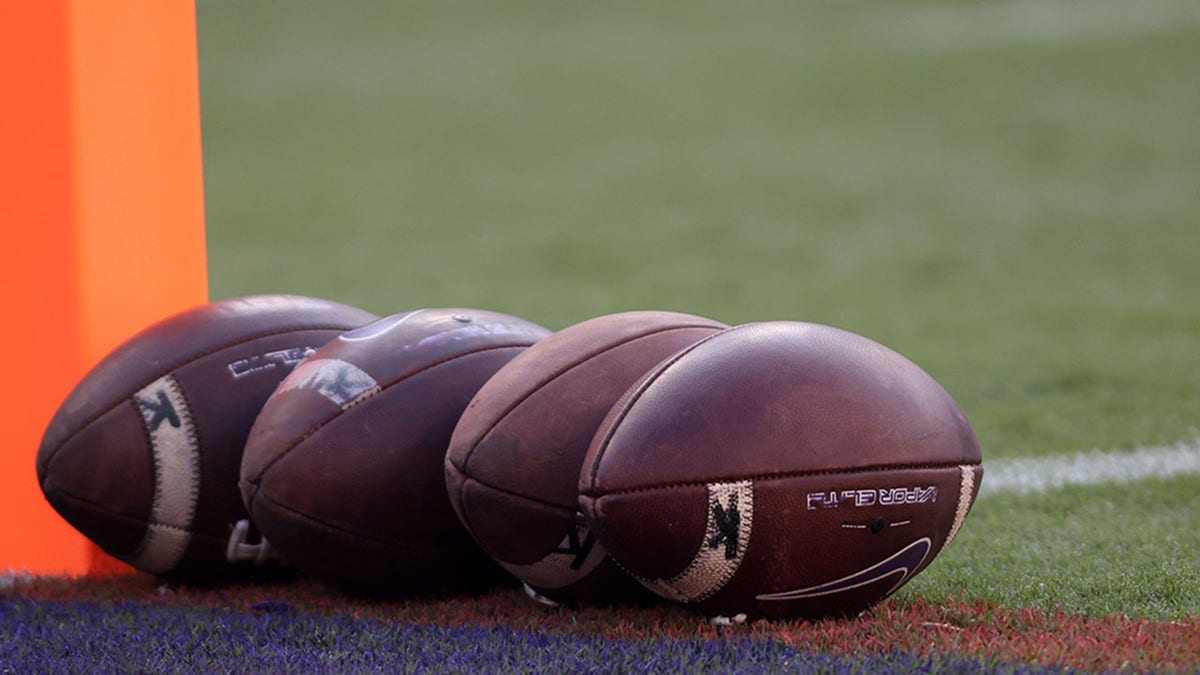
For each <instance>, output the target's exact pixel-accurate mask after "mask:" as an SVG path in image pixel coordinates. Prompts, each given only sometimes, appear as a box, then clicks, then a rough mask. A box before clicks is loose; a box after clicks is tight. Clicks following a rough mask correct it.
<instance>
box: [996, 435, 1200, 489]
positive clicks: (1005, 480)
mask: <svg viewBox="0 0 1200 675" xmlns="http://www.w3.org/2000/svg"><path fill="white" fill-rule="evenodd" d="M983 471H984V473H983V485H982V486H981V487H980V489H979V496H980V497H984V496H987V495H991V494H1002V493H1008V494H1023V495H1024V494H1038V493H1042V492H1048V491H1050V490H1057V489H1060V488H1062V487H1065V486H1067V485H1101V484H1104V483H1133V482H1136V481H1140V480H1146V479H1147V478H1170V477H1172V476H1178V475H1181V474H1189V473H1200V437H1197V438H1195V439H1193V440H1191V441H1180V442H1179V443H1176V444H1174V445H1162V446H1155V447H1146V448H1134V449H1133V450H1124V451H1121V450H1110V451H1105V450H1091V451H1089V452H1081V453H1076V454H1074V455H1066V456H1062V457H1037V458H1029V459H1008V460H1004V459H1001V460H996V461H993V462H989V461H987V460H986V459H985V460H984V464H983Z"/></svg>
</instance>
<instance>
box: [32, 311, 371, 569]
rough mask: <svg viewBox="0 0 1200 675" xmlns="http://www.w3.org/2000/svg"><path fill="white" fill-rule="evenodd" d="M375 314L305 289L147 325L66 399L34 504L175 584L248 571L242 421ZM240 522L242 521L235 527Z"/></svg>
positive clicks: (246, 423)
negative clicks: (300, 368)
mask: <svg viewBox="0 0 1200 675" xmlns="http://www.w3.org/2000/svg"><path fill="white" fill-rule="evenodd" d="M375 318H376V317H375V315H374V314H371V313H369V312H365V311H363V310H360V309H355V308H353V307H348V306H346V305H342V304H338V303H335V302H328V301H325V300H318V299H315V298H306V297H299V296H288V295H263V296H251V297H244V298H233V299H228V300H218V301H216V302H212V303H209V304H206V305H202V306H200V307H196V308H194V309H191V310H188V311H186V312H183V313H180V314H177V315H175V316H173V317H171V318H168V319H165V320H163V321H161V322H159V323H156V324H154V325H152V326H150V327H148V328H146V329H145V330H143V331H141V332H140V333H138V334H137V335H135V336H133V337H132V338H130V339H129V340H128V341H126V342H125V343H124V344H122V345H121V346H120V347H118V348H117V349H116V350H115V351H113V352H112V353H111V354H110V355H109V356H107V357H106V358H105V359H104V360H102V361H101V362H100V363H98V364H97V365H96V366H95V367H94V368H93V369H92V370H91V371H90V372H89V373H88V374H87V375H86V376H85V377H84V378H83V380H82V381H80V382H79V384H78V385H77V386H76V387H75V389H74V391H72V392H71V393H70V395H68V396H67V398H66V400H65V401H64V402H63V404H62V406H61V407H60V408H59V409H58V412H57V413H56V414H55V416H54V418H53V419H52V420H51V422H50V425H49V427H48V428H47V429H46V433H45V435H44V436H43V438H42V444H41V448H40V449H39V450H38V454H37V475H38V482H39V483H40V484H41V487H42V492H43V493H44V494H45V496H46V499H47V500H48V501H49V502H50V504H51V505H52V506H53V507H54V508H55V510H57V511H58V512H59V513H60V514H62V516H63V517H64V518H66V520H67V521H68V522H70V523H71V524H72V525H74V526H75V528H76V529H78V530H79V531H80V532H82V533H83V534H84V535H86V536H87V537H88V538H90V539H91V540H92V541H94V542H95V543H96V544H98V545H99V546H100V548H102V549H103V550H104V551H106V552H107V553H109V554H110V555H112V556H114V557H116V558H119V559H121V560H124V561H126V562H128V563H129V564H130V565H132V566H133V567H135V568H137V569H140V570H144V571H147V572H152V573H156V574H161V575H164V576H167V577H172V578H177V579H182V580H186V581H216V580H223V579H227V578H232V577H235V576H239V575H250V574H253V573H254V571H255V569H256V568H255V566H254V565H252V564H245V563H254V562H258V563H262V562H264V561H265V560H267V558H268V557H269V556H268V549H267V548H266V547H263V546H261V545H259V542H258V541H257V535H255V534H253V533H251V532H249V531H248V529H247V526H248V523H246V522H244V521H245V519H246V518H247V516H246V509H245V507H244V506H243V505H242V500H241V495H240V494H239V492H238V487H237V480H238V469H239V466H240V464H241V459H242V449H243V447H244V445H245V442H246V436H247V434H249V433H250V427H251V425H252V424H253V423H254V417H255V415H257V414H258V411H259V409H260V408H261V407H262V405H263V403H264V402H265V401H266V400H267V397H268V396H270V394H271V392H272V391H274V389H275V387H276V385H278V384H279V382H280V380H282V379H283V377H284V376H285V375H286V374H287V373H289V372H290V371H291V370H292V368H293V367H294V366H295V365H296V364H297V363H299V362H300V361H301V360H302V359H303V358H305V357H306V356H307V355H308V354H311V353H312V352H313V351H314V350H315V349H316V348H317V347H320V346H321V345H323V344H325V343H326V342H328V341H329V340H330V339H332V338H334V337H336V336H337V335H339V334H341V333H342V332H344V331H346V330H348V329H350V328H356V327H358V326H361V325H363V324H365V323H367V322H369V321H372V320H373V319H375ZM239 521H243V522H240V523H239Z"/></svg>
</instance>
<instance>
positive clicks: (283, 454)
mask: <svg viewBox="0 0 1200 675" xmlns="http://www.w3.org/2000/svg"><path fill="white" fill-rule="evenodd" d="M530 344H532V343H530ZM528 346H529V344H523V343H516V344H506V345H496V346H491V347H483V348H481V349H475V350H472V351H469V352H463V353H462V354H457V355H455V356H451V357H448V358H445V359H442V360H441V361H438V362H436V363H431V364H429V365H427V366H424V367H422V368H420V369H418V370H414V371H413V372H411V373H408V374H405V375H402V376H401V377H398V378H396V379H395V380H393V381H391V382H388V383H387V384H386V385H379V390H378V391H376V392H375V393H374V394H372V395H371V396H366V397H363V398H362V399H361V400H359V401H357V402H356V403H355V405H354V406H349V407H347V408H345V409H339V410H337V411H336V412H334V413H333V414H332V415H330V416H329V417H327V418H325V419H324V420H321V421H320V422H318V423H316V424H315V425H314V426H312V427H310V428H309V429H308V430H307V431H305V432H304V433H303V434H301V435H299V436H297V437H296V439H295V440H294V441H293V442H292V443H290V444H288V445H287V446H286V447H284V448H283V449H282V450H280V451H278V452H277V453H276V454H275V456H274V457H272V458H271V459H270V461H268V462H267V463H266V464H265V465H263V467H262V469H260V470H259V472H258V475H257V476H256V477H253V478H250V479H249V481H250V483H251V484H252V485H254V486H255V488H260V487H261V483H262V480H263V478H264V477H265V476H266V475H267V472H268V471H270V470H271V467H273V466H275V464H276V463H278V462H279V461H280V460H282V459H283V458H284V457H286V456H287V455H288V454H290V453H291V452H292V450H295V449H296V448H297V447H298V446H299V445H300V444H301V443H303V442H304V441H306V440H308V439H309V438H310V437H311V436H312V435H313V434H315V433H317V432H318V431H320V430H321V429H323V428H325V427H326V426H327V425H328V424H329V423H330V422H332V421H333V420H335V419H337V418H338V417H341V416H342V415H343V414H345V413H346V412H347V411H348V410H350V409H351V408H353V407H355V406H357V405H358V404H360V403H363V402H365V401H369V400H371V399H373V398H376V397H377V396H379V395H380V394H382V393H383V392H385V391H387V390H388V389H390V388H392V387H394V386H396V385H397V384H400V383H401V382H404V381H405V380H408V379H411V378H413V377H415V376H417V375H420V374H421V373H424V372H426V371H428V370H431V369H433V368H436V367H438V366H441V365H444V364H447V363H450V362H451V361H455V360H457V359H461V358H465V357H468V356H473V355H475V354H482V353H485V352H490V351H495V350H498V349H513V348H515V347H528ZM259 493H260V489H256V490H255V492H254V494H252V495H251V499H253V498H254V496H255V495H257V494H259Z"/></svg>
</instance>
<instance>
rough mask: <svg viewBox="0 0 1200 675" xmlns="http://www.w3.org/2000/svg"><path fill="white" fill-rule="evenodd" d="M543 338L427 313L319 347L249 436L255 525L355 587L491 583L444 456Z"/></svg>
mask: <svg viewBox="0 0 1200 675" xmlns="http://www.w3.org/2000/svg"><path fill="white" fill-rule="evenodd" d="M549 334H550V331H548V330H546V329H545V328H542V327H541V326H538V325H536V324H533V323H530V322H528V321H525V320H523V319H519V318H517V317H513V316H509V315H505V314H498V313H495V312H487V311H483V310H474V309H454V308H444V309H424V310H417V311H415V312H409V313H405V314H397V315H393V316H390V317H387V318H384V319H381V320H379V321H378V322H375V323H374V324H371V325H368V326H365V327H363V328H362V329H360V330H357V331H352V332H350V333H347V334H346V335H343V336H341V337H340V338H338V339H337V340H334V341H332V342H331V343H329V344H328V345H326V346H325V347H322V348H321V349H319V350H318V351H317V352H316V353H315V354H313V356H312V357H311V358H310V360H309V361H308V362H306V364H305V365H304V366H303V367H301V368H298V369H296V371H295V372H294V373H293V374H292V375H291V376H290V377H289V378H288V379H287V380H285V381H284V382H283V383H282V384H281V385H280V387H279V389H278V390H277V391H276V393H275V394H274V395H273V396H272V397H271V399H270V400H269V401H268V402H267V403H266V405H265V406H264V407H263V410H262V412H261V414H260V415H259V418H258V421H257V422H256V423H255V425H254V429H253V430H252V432H251V434H250V438H249V440H248V442H247V448H246V453H245V456H244V457H243V463H242V471H241V488H242V495H243V498H244V500H245V502H246V504H247V505H248V507H249V509H250V513H251V515H252V519H253V520H254V522H255V523H256V524H258V526H259V528H260V529H261V530H262V532H263V534H264V535H265V536H266V537H267V539H268V540H270V541H271V543H272V545H274V546H275V547H276V548H277V549H278V550H279V551H280V552H281V553H282V554H283V556H284V557H285V558H286V559H288V560H289V561H291V562H292V563H294V564H295V565H296V566H297V567H299V568H300V569H302V570H304V571H307V572H309V573H311V574H313V575H314V576H316V577H318V578H321V579H323V580H325V581H327V582H329V583H332V584H334V585H337V586H339V587H342V588H344V589H346V590H349V591H352V592H358V593H364V594H370V595H378V596H401V595H409V594H422V593H434V592H439V591H442V590H447V589H451V588H463V587H471V586H477V585H479V583H480V582H482V581H485V580H494V579H495V578H496V577H497V576H498V571H497V570H496V568H495V567H494V565H493V564H492V563H491V562H490V561H489V560H487V558H486V556H485V555H484V554H483V553H482V552H481V551H480V550H479V549H478V547H477V546H476V545H475V544H474V542H473V541H471V538H470V536H469V535H468V534H467V533H466V531H465V530H464V529H463V527H462V525H461V524H460V523H459V521H458V519H457V517H456V516H455V514H454V511H453V509H452V508H451V505H450V502H449V499H448V497H447V495H446V484H445V480H444V476H443V461H444V459H445V454H446V448H447V446H448V444H449V442H450V436H451V433H452V432H453V430H454V426H455V424H456V423H457V421H458V419H459V416H460V415H461V414H462V411H463V410H464V409H465V408H466V407H467V404H468V403H469V402H470V400H471V397H472V396H474V395H475V393H476V392H477V391H478V390H479V388H480V387H482V386H483V384H484V383H485V382H486V381H487V380H488V379H489V378H490V377H491V376H492V375H493V374H495V373H496V371H498V370H499V369H500V368H501V367H502V366H503V365H504V364H506V363H508V362H509V361H511V360H512V359H513V358H514V357H516V356H517V355H518V354H520V353H521V352H523V351H524V350H525V349H526V348H528V347H529V346H530V345H532V344H534V343H536V342H537V341H539V340H541V339H543V338H545V337H546V336H548V335H549Z"/></svg>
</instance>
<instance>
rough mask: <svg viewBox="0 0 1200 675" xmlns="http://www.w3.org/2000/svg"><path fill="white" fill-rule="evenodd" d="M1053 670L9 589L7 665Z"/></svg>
mask: <svg viewBox="0 0 1200 675" xmlns="http://www.w3.org/2000/svg"><path fill="white" fill-rule="evenodd" d="M130 671H136V672H184V671H186V672H285V671H286V672H334V671H336V672H376V671H388V672H395V671H421V672H425V671H454V672H578V673H584V672H606V673H607V672H737V673H751V672H780V671H789V672H823V673H857V672H872V673H912V672H943V673H975V672H981V671H986V672H1008V673H1046V672H1055V673H1061V672H1070V671H1065V670H1062V669H1044V668H1040V667H1035V666H1026V665H1014V664H1001V663H995V662H992V663H986V662H981V661H977V660H968V659H961V658H951V657H935V658H929V657H918V656H912V655H907V654H903V653H895V654H890V655H878V654H875V655H864V656H829V655H817V654H807V653H804V652H802V651H799V650H797V649H795V648H792V647H789V646H787V645H785V644H783V643H781V642H778V641H774V640H765V639H758V640H749V639H731V640H666V639H655V640H611V639H604V638H600V637H592V636H581V635H571V634H563V633H556V632H530V631H522V630H515V629H511V628H504V627H492V628H481V627H472V626H462V627H457V628H443V627H438V626H428V625H426V626H414V625H411V624H401V625H396V624H385V623H381V622H378V621H372V620H367V619H357V618H353V617H348V616H324V615H313V614H304V613H296V612H292V611H291V610H290V609H289V606H288V605H287V604H286V603H263V606H261V607H257V606H256V611H255V612H254V613H250V614H242V613H236V612H226V611H219V610H212V609H190V608H183V607H146V606H138V605H133V604H127V603H121V604H115V605H103V604H93V603H85V602H63V603H51V602H36V601H32V600H26V599H20V598H3V599H0V672H75V673H85V672H86V673H91V672H130Z"/></svg>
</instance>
